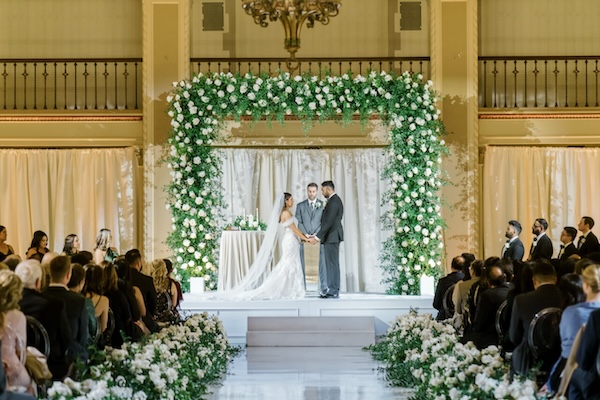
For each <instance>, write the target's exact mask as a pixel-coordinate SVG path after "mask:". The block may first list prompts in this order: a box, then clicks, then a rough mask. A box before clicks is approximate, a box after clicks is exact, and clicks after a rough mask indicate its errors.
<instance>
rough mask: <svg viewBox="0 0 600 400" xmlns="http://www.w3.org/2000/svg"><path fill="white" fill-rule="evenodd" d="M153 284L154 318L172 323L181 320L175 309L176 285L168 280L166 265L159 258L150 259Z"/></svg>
mask: <svg viewBox="0 0 600 400" xmlns="http://www.w3.org/2000/svg"><path fill="white" fill-rule="evenodd" d="M152 268H154V273H153V274H152V277H153V279H154V286H155V287H156V292H157V302H156V312H155V313H154V320H155V321H156V322H162V323H164V324H174V323H177V322H179V321H180V320H181V317H180V316H179V312H178V311H177V310H176V309H175V304H176V302H177V287H176V286H175V284H174V283H173V282H171V281H170V280H169V276H168V275H167V266H166V265H165V262H164V261H163V260H161V259H157V260H154V261H152Z"/></svg>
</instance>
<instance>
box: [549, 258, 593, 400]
mask: <svg viewBox="0 0 600 400" xmlns="http://www.w3.org/2000/svg"><path fill="white" fill-rule="evenodd" d="M581 277H582V279H583V292H584V293H585V301H583V302H581V303H577V304H573V305H571V306H569V307H567V308H565V310H564V311H563V313H562V316H561V318H560V341H561V354H560V358H559V359H558V361H557V362H556V364H555V365H554V368H552V372H551V373H550V377H549V379H548V382H546V387H547V389H548V391H549V392H550V393H554V392H556V390H557V389H558V384H559V383H560V375H561V373H562V370H563V369H564V366H565V364H566V362H567V358H568V357H569V353H570V352H571V347H572V345H573V341H574V340H575V337H576V336H577V332H578V331H579V329H580V328H581V327H582V326H583V325H584V324H585V323H586V322H587V320H588V318H589V317H590V314H591V313H592V311H595V310H598V309H600V265H598V264H591V265H589V266H587V267H586V268H585V269H584V270H583V272H582V274H581ZM563 279H564V277H563Z"/></svg>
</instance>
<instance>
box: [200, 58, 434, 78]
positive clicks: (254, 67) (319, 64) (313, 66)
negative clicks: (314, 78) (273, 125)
mask: <svg viewBox="0 0 600 400" xmlns="http://www.w3.org/2000/svg"><path fill="white" fill-rule="evenodd" d="M429 60H430V59H429V57H347V58H339V57H336V58H299V59H297V64H296V63H295V62H294V63H293V67H294V68H295V67H297V69H296V70H295V71H294V73H299V74H304V73H308V74H312V75H318V76H319V77H322V76H324V75H325V74H326V73H332V74H339V75H342V74H345V73H347V72H352V73H353V74H354V75H358V74H360V75H364V74H367V73H369V71H377V72H381V71H387V72H392V71H393V72H395V73H396V74H401V73H403V72H405V71H409V72H413V73H420V74H422V75H423V78H424V79H425V80H427V79H429V77H430V68H429V65H430V62H429ZM190 61H191V71H192V73H195V74H198V73H203V74H206V73H209V72H231V73H236V72H237V73H240V74H242V75H243V74H245V73H247V72H252V73H254V74H261V73H267V74H276V73H277V72H278V71H284V72H286V71H288V70H289V68H288V64H287V62H288V59H287V58H261V59H256V58H192V59H191V60H190Z"/></svg>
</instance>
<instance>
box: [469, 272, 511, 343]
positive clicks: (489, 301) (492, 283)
mask: <svg viewBox="0 0 600 400" xmlns="http://www.w3.org/2000/svg"><path fill="white" fill-rule="evenodd" d="M485 280H486V282H487V285H488V289H487V290H485V291H484V292H482V293H481V295H480V296H479V303H478V304H477V312H476V314H475V319H474V321H473V328H472V329H471V332H470V333H468V334H466V335H465V336H464V337H463V338H462V339H461V342H462V343H466V342H468V341H472V342H473V343H474V344H475V346H477V348H479V349H484V348H486V347H488V346H490V345H499V344H500V339H499V337H498V332H496V313H497V312H498V308H500V305H501V304H502V303H503V302H504V300H506V295H507V294H508V290H509V287H508V284H507V283H506V273H505V272H504V271H503V269H502V268H501V267H499V266H497V265H494V266H491V267H489V268H487V269H486V271H485Z"/></svg>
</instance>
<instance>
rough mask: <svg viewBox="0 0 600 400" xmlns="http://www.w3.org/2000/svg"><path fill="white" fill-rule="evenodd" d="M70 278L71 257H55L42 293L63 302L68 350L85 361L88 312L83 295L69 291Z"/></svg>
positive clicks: (86, 355)
mask: <svg viewBox="0 0 600 400" xmlns="http://www.w3.org/2000/svg"><path fill="white" fill-rule="evenodd" d="M70 279H71V258H70V257H68V256H58V257H56V258H55V259H53V260H52V261H51V262H50V286H48V288H47V289H46V290H45V291H44V293H43V295H44V297H46V298H48V299H54V300H58V301H61V302H62V303H63V304H64V306H65V311H66V313H67V319H68V320H69V326H70V328H71V335H72V338H73V340H72V341H71V344H70V346H69V352H70V354H72V355H73V357H74V358H79V359H80V360H82V361H84V362H85V361H87V359H88V352H87V345H88V336H89V335H88V321H89V320H88V312H87V307H86V305H85V297H83V296H82V295H80V294H77V293H75V292H71V291H69V289H68V287H67V284H68V283H69V280H70Z"/></svg>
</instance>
